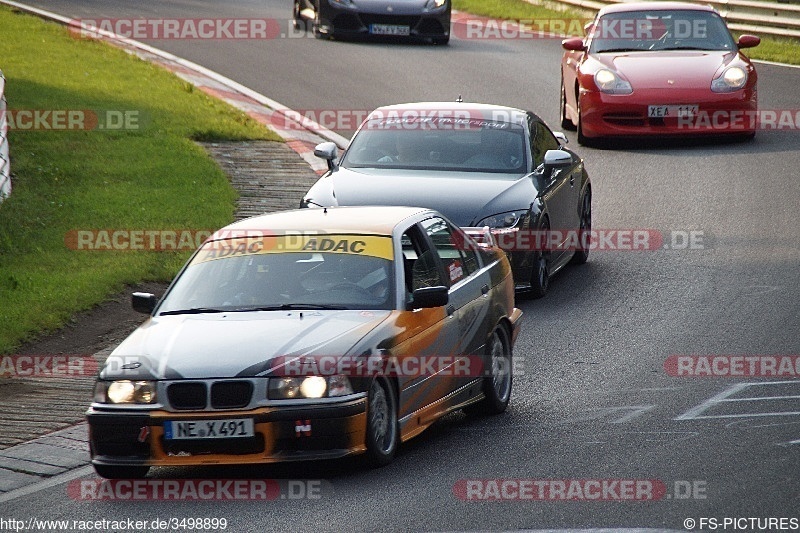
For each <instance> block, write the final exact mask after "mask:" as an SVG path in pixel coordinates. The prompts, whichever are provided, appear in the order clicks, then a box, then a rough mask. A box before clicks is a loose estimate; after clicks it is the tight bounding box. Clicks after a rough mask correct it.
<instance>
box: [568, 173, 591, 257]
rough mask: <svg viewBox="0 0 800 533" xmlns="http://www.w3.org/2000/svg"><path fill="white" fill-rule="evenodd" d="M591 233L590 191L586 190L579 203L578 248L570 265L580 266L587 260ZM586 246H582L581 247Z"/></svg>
mask: <svg viewBox="0 0 800 533" xmlns="http://www.w3.org/2000/svg"><path fill="white" fill-rule="evenodd" d="M591 231H592V191H591V189H586V192H585V193H584V194H583V201H582V202H581V221H580V234H579V236H580V243H579V246H580V248H579V249H578V250H576V251H575V255H573V256H572V259H571V260H570V263H572V264H573V265H582V264H584V263H585V262H586V261H588V260H589V250H590V246H591V244H592V238H591ZM584 244H585V245H586V246H583V245H584Z"/></svg>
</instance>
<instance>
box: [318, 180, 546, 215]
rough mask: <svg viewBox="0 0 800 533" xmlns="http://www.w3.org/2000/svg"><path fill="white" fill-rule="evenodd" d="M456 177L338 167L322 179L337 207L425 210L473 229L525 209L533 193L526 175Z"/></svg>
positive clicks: (533, 187)
mask: <svg viewBox="0 0 800 533" xmlns="http://www.w3.org/2000/svg"><path fill="white" fill-rule="evenodd" d="M454 174H455V173H454V172H450V171H423V170H396V169H393V170H384V169H348V168H343V167H339V168H338V169H337V170H336V171H335V172H333V173H332V174H331V175H329V176H328V177H326V178H323V180H329V181H328V186H329V187H331V188H332V189H333V190H332V191H331V192H332V194H333V195H334V196H335V198H336V204H337V205H339V206H352V205H406V206H411V207H424V208H427V209H434V210H436V211H439V212H440V213H442V214H443V215H445V216H446V217H447V218H449V219H450V220H452V221H453V222H454V223H455V224H456V225H458V226H473V225H475V224H477V223H478V222H479V221H480V220H481V219H482V218H484V217H487V216H489V215H495V214H498V213H503V212H505V211H514V210H518V209H527V208H528V207H530V202H531V201H532V199H533V198H535V197H536V195H537V191H536V187H535V184H534V181H533V179H531V178H530V177H527V176H519V175H518V174H495V173H481V172H465V173H463V174H459V175H457V176H456V177H454V176H453V175H454ZM323 180H320V183H322V181H323ZM312 199H313V198H312Z"/></svg>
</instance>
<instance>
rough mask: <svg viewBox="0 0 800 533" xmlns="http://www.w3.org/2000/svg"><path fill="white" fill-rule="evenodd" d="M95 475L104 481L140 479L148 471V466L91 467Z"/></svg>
mask: <svg viewBox="0 0 800 533" xmlns="http://www.w3.org/2000/svg"><path fill="white" fill-rule="evenodd" d="M93 466H94V471H95V472H97V475H98V476H100V477H104V478H106V479H141V478H143V477H145V476H146V475H147V472H149V471H150V467H149V466H118V465H93Z"/></svg>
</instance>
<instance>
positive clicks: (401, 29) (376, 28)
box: [369, 24, 411, 35]
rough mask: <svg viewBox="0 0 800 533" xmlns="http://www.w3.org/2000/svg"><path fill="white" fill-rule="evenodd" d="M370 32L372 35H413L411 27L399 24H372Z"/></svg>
mask: <svg viewBox="0 0 800 533" xmlns="http://www.w3.org/2000/svg"><path fill="white" fill-rule="evenodd" d="M369 32H370V33H371V34H372V35H411V27H410V26H402V25H399V24H371V25H370V27H369Z"/></svg>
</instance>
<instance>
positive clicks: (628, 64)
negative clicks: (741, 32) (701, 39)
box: [596, 51, 735, 91]
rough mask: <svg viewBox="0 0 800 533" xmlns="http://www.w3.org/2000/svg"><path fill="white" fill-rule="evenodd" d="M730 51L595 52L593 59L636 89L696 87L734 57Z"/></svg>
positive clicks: (703, 85) (708, 84)
mask: <svg viewBox="0 0 800 533" xmlns="http://www.w3.org/2000/svg"><path fill="white" fill-rule="evenodd" d="M734 55H735V54H734V53H733V52H730V51H660V52H624V53H617V54H612V53H606V54H598V55H597V56H596V57H597V59H598V60H599V61H600V62H601V63H603V64H604V65H606V66H607V67H610V68H612V69H614V70H616V71H617V72H619V73H620V74H622V75H623V76H624V77H625V79H626V80H628V81H629V82H630V83H631V85H632V86H633V90H634V91H636V89H696V88H698V87H705V88H710V87H711V80H712V79H713V78H714V74H715V73H717V72H718V71H719V69H720V67H722V66H723V65H726V64H728V63H729V62H730V61H731V59H733V57H734Z"/></svg>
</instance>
